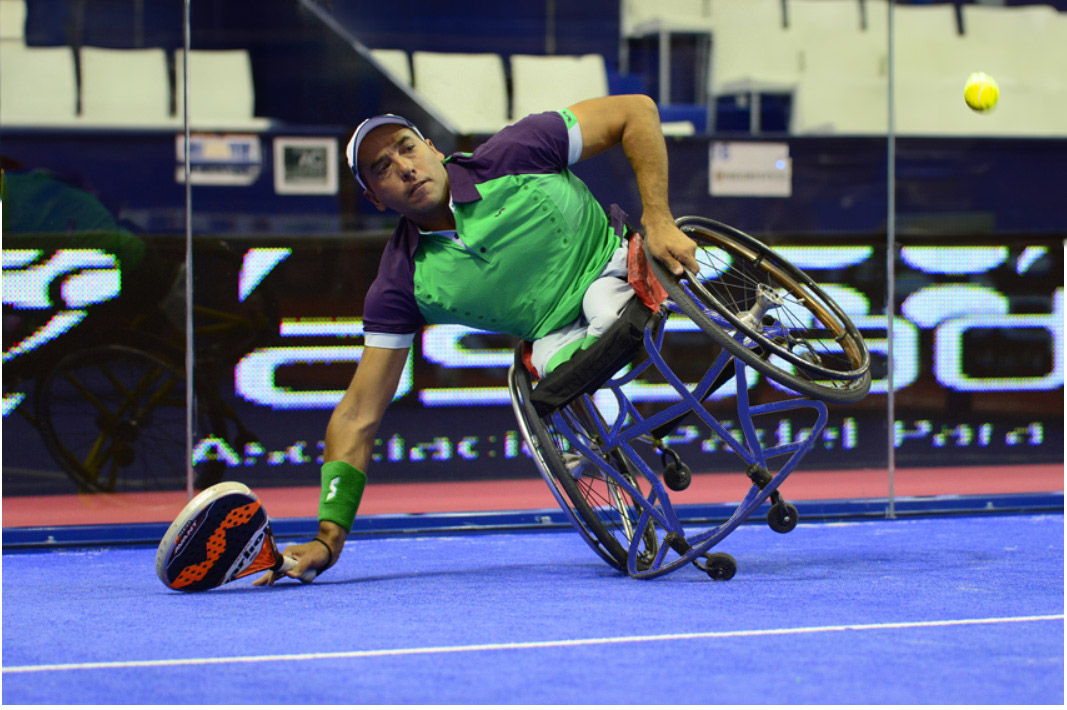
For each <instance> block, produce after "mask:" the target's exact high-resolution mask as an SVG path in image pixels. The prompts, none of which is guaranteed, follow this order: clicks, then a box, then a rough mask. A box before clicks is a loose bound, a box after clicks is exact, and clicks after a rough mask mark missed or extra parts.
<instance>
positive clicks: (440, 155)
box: [426, 138, 445, 160]
mask: <svg viewBox="0 0 1067 710" xmlns="http://www.w3.org/2000/svg"><path fill="white" fill-rule="evenodd" d="M426 145H428V146H430V150H432V151H433V152H434V153H435V154H436V155H437V157H438V158H440V159H441V160H444V159H445V154H444V153H442V152H441V151H439V150H437V146H435V145H434V144H433V141H432V140H430V139H429V138H427V139H426Z"/></svg>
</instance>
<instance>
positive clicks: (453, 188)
mask: <svg viewBox="0 0 1067 710" xmlns="http://www.w3.org/2000/svg"><path fill="white" fill-rule="evenodd" d="M617 144H621V145H622V148H623V151H624V152H625V154H626V157H627V159H628V160H629V162H630V165H631V167H632V168H633V171H634V175H635V177H636V181H637V188H638V191H639V193H640V196H641V207H642V215H641V223H642V226H643V227H644V230H645V239H646V240H647V244H648V248H649V250H650V251H651V253H652V254H653V255H654V256H656V257H657V258H659V259H660V261H662V262H663V263H664V264H666V265H667V267H668V268H670V269H671V270H672V271H674V272H675V273H681V270H682V266H683V265H685V266H686V267H688V268H689V269H691V270H693V271H696V270H697V269H698V267H697V264H696V260H695V251H696V245H695V243H694V242H693V241H692V240H691V239H689V237H687V236H686V235H685V234H683V233H682V232H681V231H680V230H679V229H678V228H677V227H676V226H675V224H674V217H673V216H672V214H671V211H670V208H669V206H668V202H667V149H666V144H665V142H664V139H663V133H662V129H661V127H660V122H659V113H658V110H657V108H656V105H655V103H654V102H653V101H652V100H651V99H650V98H648V97H647V96H640V95H633V96H609V97H605V98H598V99H591V100H588V101H583V102H581V103H578V104H575V105H574V106H571V107H570V108H568V109H566V110H563V111H553V112H546V113H540V114H533V115H531V116H527V117H526V118H524V119H522V120H521V121H518V122H517V123H515V124H514V125H512V126H509V127H507V128H505V129H503V130H502V131H501V132H500V133H498V134H496V135H495V136H493V137H492V138H490V139H489V140H488V141H486V142H485V143H484V144H483V145H481V146H479V147H478V148H477V149H476V150H475V151H474V152H473V153H470V154H467V153H456V154H454V155H452V156H450V157H448V158H446V157H445V156H444V155H443V154H441V153H440V152H439V151H438V150H437V149H436V148H435V147H434V145H433V142H432V141H430V140H425V139H424V138H423V137H422V135H421V133H420V132H419V131H418V129H417V128H416V127H415V126H414V125H412V124H411V123H409V122H408V121H407V120H405V119H403V118H401V117H399V116H394V115H382V116H375V117H374V118H370V119H367V120H366V121H364V122H363V123H361V124H360V125H359V127H358V128H357V129H356V131H355V133H354V134H353V135H352V139H351V141H350V142H349V144H348V161H349V165H350V166H351V167H352V173H353V175H354V176H355V178H356V180H357V181H358V182H359V184H360V186H361V187H363V194H364V196H366V198H367V199H369V200H370V201H371V202H373V203H374V205H375V206H377V208H378V209H379V210H382V211H384V210H388V209H391V210H394V211H396V212H398V213H399V214H400V215H401V219H400V222H399V224H398V226H397V228H396V231H395V232H394V234H393V236H392V238H391V239H390V240H389V243H388V245H387V246H386V247H385V251H384V253H383V255H382V259H381V263H380V265H379V268H378V275H377V277H376V279H375V281H374V282H373V283H372V284H371V287H370V289H369V291H368V292H367V297H366V301H365V304H364V316H363V327H364V332H365V336H364V338H365V339H364V345H365V347H364V350H363V356H362V358H361V360H360V363H359V366H358V367H357V369H356V373H355V376H354V377H353V378H352V382H351V383H350V384H349V386H348V389H347V391H346V392H345V394H344V396H343V398H342V399H341V401H340V403H339V404H338V405H337V407H336V408H335V409H334V411H333V414H332V416H331V417H330V421H329V424H328V426H327V428H326V448H325V455H324V460H325V461H326V463H325V464H324V465H323V467H322V492H321V496H320V502H319V532H318V535H317V536H316V537H315V539H314V540H312V541H311V542H308V543H302V544H297V545H291V546H289V547H287V548H286V549H285V555H286V556H289V557H293V558H295V559H296V560H297V561H298V564H297V565H296V566H295V567H294V568H293V569H291V570H290V571H289V572H288V573H287V574H288V576H290V577H294V578H295V577H299V576H300V575H301V574H303V573H304V571H305V570H307V569H308V568H312V569H317V570H325V569H327V568H328V567H330V566H332V565H333V564H336V562H337V560H338V558H339V557H340V555H341V550H342V546H343V544H344V541H345V537H346V536H347V534H348V532H349V530H350V529H351V527H352V523H353V521H354V519H355V516H356V510H357V508H358V507H359V502H360V499H361V498H362V495H363V488H364V486H365V484H366V482H367V476H366V474H365V471H366V470H367V466H368V464H369V462H370V460H371V451H372V449H373V447H374V440H375V434H376V432H377V429H378V425H379V424H380V422H381V420H382V417H383V416H384V414H385V411H386V408H387V407H388V406H389V403H390V402H391V401H392V398H393V395H394V394H395V393H396V389H397V386H398V385H399V382H400V377H401V374H402V372H403V369H404V364H405V362H406V360H407V356H408V350H409V348H410V346H411V343H412V341H413V340H414V338H415V335H416V333H417V332H418V331H419V329H420V328H421V327H422V326H423V325H426V324H436V323H454V324H461V325H467V326H471V327H473V328H478V329H482V330H487V331H492V332H496V333H506V334H510V335H515V336H517V337H520V338H523V339H525V340H529V341H532V342H533V353H532V361H533V364H534V366H535V367H536V368H537V370H538V371H539V372H541V373H546V372H549V371H551V370H552V369H553V368H554V367H555V366H556V365H557V364H558V363H559V362H562V361H565V360H566V359H567V358H568V357H570V355H572V354H573V353H574V352H575V351H577V350H578V349H580V348H582V347H583V346H585V345H587V344H588V343H589V342H590V341H592V340H594V339H595V338H596V337H597V336H598V335H599V334H600V333H602V332H603V331H604V330H605V329H606V328H607V326H608V325H610V324H611V323H612V321H613V320H614V319H615V317H616V316H617V315H618V313H619V311H620V310H621V309H622V307H623V306H624V305H625V304H626V302H627V301H628V300H629V299H630V297H632V295H633V290H632V288H630V286H629V284H628V283H627V277H626V247H625V246H624V245H623V243H622V240H621V238H622V237H623V236H624V220H625V214H624V213H623V212H622V210H620V209H619V208H618V207H617V206H615V205H612V206H611V208H610V209H609V210H607V211H605V210H604V208H603V207H601V205H599V204H598V203H597V202H596V200H595V199H594V197H593V195H592V193H591V192H590V191H589V188H588V187H587V186H586V185H585V184H584V183H583V182H582V181H581V180H579V179H578V178H577V177H576V176H575V175H574V174H573V173H572V172H571V171H570V170H569V169H568V168H569V166H571V165H573V164H574V163H576V162H578V161H579V160H584V159H586V158H590V157H592V156H594V155H597V154H599V153H601V152H603V151H605V150H607V149H608V148H611V147H612V146H615V145H617ZM277 578H278V577H277V576H276V574H275V573H273V572H268V573H267V574H266V575H264V576H263V577H261V578H259V579H258V580H257V581H256V584H257V585H260V584H272V583H273V582H274V581H275V580H276V579H277Z"/></svg>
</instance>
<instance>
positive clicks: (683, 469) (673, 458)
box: [660, 449, 693, 491]
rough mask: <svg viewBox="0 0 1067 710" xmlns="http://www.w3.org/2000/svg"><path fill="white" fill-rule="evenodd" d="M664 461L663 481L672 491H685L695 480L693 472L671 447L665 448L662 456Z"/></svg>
mask: <svg viewBox="0 0 1067 710" xmlns="http://www.w3.org/2000/svg"><path fill="white" fill-rule="evenodd" d="M660 458H661V460H662V461H663V482H664V483H665V484H666V485H667V488H670V489H671V490H672V491H684V490H685V489H686V488H688V487H689V484H690V483H692V482H693V474H692V472H691V471H690V470H689V467H688V466H686V465H685V463H684V462H683V461H682V460H681V459H680V458H678V454H676V453H674V452H673V451H672V450H670V449H664V450H663V455H662V456H661V457H660Z"/></svg>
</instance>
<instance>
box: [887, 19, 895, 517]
mask: <svg viewBox="0 0 1067 710" xmlns="http://www.w3.org/2000/svg"><path fill="white" fill-rule="evenodd" d="M887 5H888V6H889V23H888V27H889V72H888V73H889V77H888V81H889V84H888V101H887V105H888V110H889V116H888V119H889V121H888V124H887V127H888V131H887V138H888V141H887V159H888V162H889V166H888V172H887V174H886V180H887V182H888V184H889V186H888V190H889V194H888V215H887V216H886V276H885V278H886V305H885V310H886V347H887V348H888V352H887V354H886V358H887V360H888V364H887V367H888V371H887V372H886V395H887V400H886V416H887V417H888V419H889V436H888V442H887V443H888V453H889V457H888V461H887V465H888V467H889V508H888V510H887V511H886V516H887V517H889V518H895V517H896V500H895V498H896V491H895V476H896V420H897V417H896V392H895V391H894V387H893V365H894V358H893V318H894V316H895V315H896V305H895V304H896V256H897V245H896V210H897V207H896V152H897V145H896V126H895V123H894V121H893V113H894V109H895V108H896V105H895V96H894V92H893V82H894V79H895V71H894V69H895V67H894V63H893V45H894V43H895V42H896V35H895V33H894V27H893V3H892V2H889V3H887Z"/></svg>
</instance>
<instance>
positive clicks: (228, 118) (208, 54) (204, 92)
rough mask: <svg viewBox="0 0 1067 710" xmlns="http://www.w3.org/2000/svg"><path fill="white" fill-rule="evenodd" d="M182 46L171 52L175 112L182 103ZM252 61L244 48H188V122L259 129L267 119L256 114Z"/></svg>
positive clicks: (180, 112) (180, 109)
mask: <svg viewBox="0 0 1067 710" xmlns="http://www.w3.org/2000/svg"><path fill="white" fill-rule="evenodd" d="M183 55H184V50H181V49H179V50H177V51H175V53H174V77H175V82H174V90H175V91H174V93H175V104H176V108H177V111H176V114H177V117H178V119H179V120H182V116H183V112H184V106H185V87H184V76H185V69H184V66H183ZM255 106H256V93H255V86H254V84H253V82H252V61H251V59H250V58H249V56H248V52H247V51H245V50H243V49H231V50H197V49H194V50H191V51H190V52H189V124H190V126H192V127H194V128H199V129H212V128H241V129H248V130H255V129H262V128H266V127H267V126H268V125H270V120H269V119H266V118H257V117H256V116H255Z"/></svg>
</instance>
